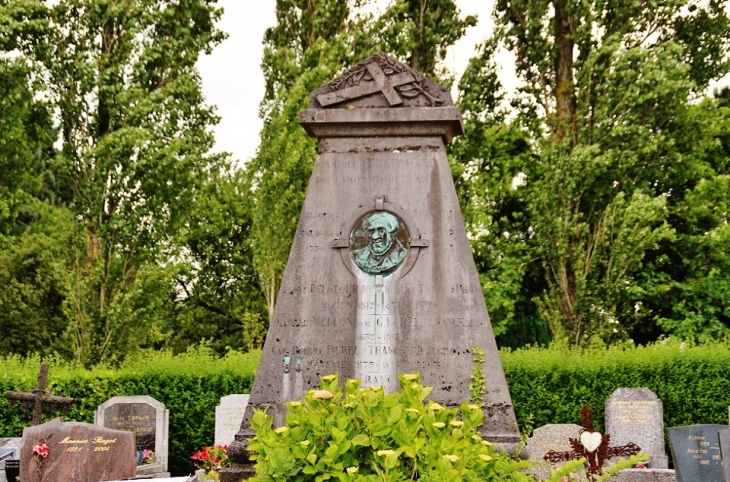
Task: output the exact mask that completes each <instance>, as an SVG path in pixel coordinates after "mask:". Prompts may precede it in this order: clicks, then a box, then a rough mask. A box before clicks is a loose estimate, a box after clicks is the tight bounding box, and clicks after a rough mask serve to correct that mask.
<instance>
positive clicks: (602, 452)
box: [543, 405, 641, 480]
mask: <svg viewBox="0 0 730 482" xmlns="http://www.w3.org/2000/svg"><path fill="white" fill-rule="evenodd" d="M593 413H594V412H593V409H592V408H590V407H589V406H588V405H583V408H581V409H580V418H581V421H582V422H583V428H582V429H581V431H580V434H579V437H578V438H577V439H575V438H571V439H569V440H570V446H571V447H572V448H573V450H571V451H570V452H556V451H555V450H551V451H550V452H548V453H546V454H545V456H544V457H543V460H545V461H547V462H550V463H553V464H554V463H558V462H567V461H568V460H578V459H580V458H582V457H585V459H586V462H585V466H586V474H588V480H595V476H596V475H601V473H602V472H603V463H604V462H605V461H606V460H608V459H611V458H613V457H630V456H632V455H636V454H638V453H639V452H640V451H641V447H639V446H638V445H636V444H635V443H632V442H629V443H627V444H626V445H622V446H620V447H609V446H608V445H609V443H610V441H611V436H610V435H609V434H606V435H601V432H598V431H595V430H594V428H593Z"/></svg>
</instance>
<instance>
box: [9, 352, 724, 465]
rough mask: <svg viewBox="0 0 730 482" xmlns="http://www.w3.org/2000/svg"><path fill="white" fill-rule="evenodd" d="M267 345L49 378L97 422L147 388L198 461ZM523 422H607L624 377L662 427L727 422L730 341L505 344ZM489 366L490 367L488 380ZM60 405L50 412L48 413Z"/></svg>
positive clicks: (178, 456)
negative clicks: (119, 399)
mask: <svg viewBox="0 0 730 482" xmlns="http://www.w3.org/2000/svg"><path fill="white" fill-rule="evenodd" d="M260 355H261V353H260V352H254V353H250V354H246V355H242V354H238V353H235V352H231V353H229V354H228V355H227V356H226V357H224V358H222V359H218V358H215V357H214V356H213V355H212V354H211V353H210V351H209V350H207V349H205V348H200V349H197V350H194V351H191V352H189V353H186V354H183V355H177V356H172V355H170V354H167V353H151V354H148V355H147V356H146V357H143V358H140V359H138V360H129V361H127V362H126V363H125V364H124V365H123V366H122V367H120V368H118V369H109V368H101V367H100V368H95V369H93V370H84V369H81V368H78V367H73V366H69V365H68V364H66V363H62V362H58V361H52V360H51V361H48V360H46V361H47V362H48V363H49V364H50V365H51V368H50V375H49V380H50V388H51V389H52V390H53V392H54V393H56V394H65V395H68V396H71V397H74V398H76V399H77V400H78V402H77V403H76V405H75V406H74V407H73V408H72V410H71V411H70V412H69V413H68V414H67V416H66V419H67V420H78V421H84V422H93V420H94V411H95V410H96V407H97V406H98V405H99V404H101V403H102V402H104V401H106V400H107V399H109V398H111V397H113V396H117V395H150V396H151V397H153V398H155V399H156V400H159V401H160V402H162V403H164V404H165V405H166V406H167V408H168V409H170V470H171V472H172V473H173V475H185V474H188V473H190V472H192V470H193V465H192V463H191V462H190V459H189V457H190V455H192V454H193V452H194V451H195V450H197V449H199V448H201V447H203V446H205V445H210V444H212V443H213V437H214V432H215V407H216V405H218V403H219V401H220V398H221V397H222V396H225V395H230V394H232V393H248V392H249V391H250V387H251V385H252V381H253V375H254V373H255V370H256V366H257V364H258V361H259V358H260ZM500 356H501V359H502V363H503V365H504V369H505V373H506V376H507V383H508V385H509V389H510V393H511V395H512V402H513V404H514V406H515V411H516V414H517V420H518V423H519V425H520V427H521V428H522V429H523V430H524V429H525V428H526V427H539V426H542V425H545V424H548V423H577V424H580V418H579V416H578V411H579V410H580V407H581V406H582V405H583V404H588V405H590V406H591V407H592V408H593V409H594V410H595V412H596V419H595V421H596V427H597V428H599V429H601V430H602V429H603V417H604V404H605V402H606V400H607V399H608V397H609V396H610V395H611V392H613V391H614V390H615V389H617V388H619V387H647V388H649V389H651V390H652V391H653V392H654V393H656V394H657V396H658V397H659V399H660V400H661V401H662V403H663V405H664V422H665V427H673V426H681V425H691V424H700V423H720V424H727V423H728V406H729V405H730V348H729V347H728V346H727V345H722V344H714V345H705V346H694V347H690V346H686V347H685V346H683V345H681V344H680V343H678V342H671V341H667V342H665V343H659V344H656V345H652V346H649V347H631V348H609V349H603V350H590V351H566V350H558V349H521V350H516V351H502V352H501V353H500ZM0 363H1V364H2V365H0V393H4V392H5V391H6V390H16V389H20V390H23V391H28V390H30V389H32V388H33V387H35V385H36V377H37V374H38V369H39V366H40V360H39V359H38V358H30V359H19V358H9V359H0ZM488 383H489V376H488V374H487V384H488ZM56 415H61V414H60V413H58V414H46V416H44V420H48V419H50V418H52V417H53V416H56ZM29 420H30V413H22V412H21V411H20V409H19V407H18V405H15V406H14V407H13V408H12V409H9V408H8V407H7V406H6V405H5V404H0V436H20V435H21V433H22V431H23V427H24V426H25V425H27V424H28V423H29Z"/></svg>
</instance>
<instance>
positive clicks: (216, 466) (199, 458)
mask: <svg viewBox="0 0 730 482" xmlns="http://www.w3.org/2000/svg"><path fill="white" fill-rule="evenodd" d="M227 451H228V446H227V445H210V446H208V447H203V448H202V449H200V450H198V451H197V452H195V453H194V454H193V455H191V456H190V458H191V459H192V460H193V463H194V464H195V466H196V467H197V468H199V469H203V470H205V475H204V476H203V477H202V478H201V479H200V480H219V477H218V472H220V470H221V469H224V468H226V467H232V466H233V463H232V462H231V461H230V460H228V456H227V455H226V452H227Z"/></svg>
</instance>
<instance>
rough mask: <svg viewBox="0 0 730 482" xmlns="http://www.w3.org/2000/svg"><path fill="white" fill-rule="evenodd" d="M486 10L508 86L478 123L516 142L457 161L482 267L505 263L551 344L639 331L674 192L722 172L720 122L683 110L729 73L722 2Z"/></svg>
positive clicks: (697, 109) (532, 2)
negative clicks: (484, 245) (500, 106)
mask: <svg viewBox="0 0 730 482" xmlns="http://www.w3.org/2000/svg"><path fill="white" fill-rule="evenodd" d="M495 19H496V23H497V27H498V30H497V34H496V37H495V40H496V41H498V42H500V44H501V45H502V46H504V47H506V48H507V49H508V50H509V51H511V52H512V53H513V54H514V56H515V59H516V71H517V75H518V77H519V78H520V80H521V81H522V85H521V87H520V88H519V89H518V93H517V95H516V96H515V97H514V98H513V99H511V101H512V106H513V108H514V111H513V114H514V120H510V121H508V122H505V123H500V122H493V123H491V124H490V123H487V124H483V125H481V126H477V127H478V130H480V131H481V132H482V135H486V136H487V140H486V142H492V143H494V140H495V138H496V137H497V136H502V137H504V136H505V135H508V136H509V137H508V138H507V139H506V141H507V142H508V143H511V144H512V145H513V146H515V147H517V148H518V150H517V151H516V152H512V153H509V150H508V149H507V148H508V147H509V144H507V146H505V145H504V144H502V143H500V144H501V145H502V146H503V147H502V148H501V152H502V153H501V154H500V151H497V153H496V154H497V155H495V156H494V157H492V158H490V159H483V161H482V162H481V163H474V159H473V158H471V159H470V158H469V157H468V155H466V156H462V157H461V158H459V159H458V161H459V162H460V164H462V165H463V166H466V168H464V172H465V173H466V176H465V177H464V179H462V180H463V182H464V183H465V184H466V185H468V186H471V187H470V188H469V190H470V192H472V193H474V196H475V201H472V202H479V203H481V205H482V206H484V210H485V212H486V213H487V214H486V217H484V218H483V225H482V226H481V228H482V231H483V232H485V233H487V232H488V233H490V235H496V236H499V237H500V238H502V239H501V240H500V242H499V243H497V246H501V248H499V251H498V252H496V253H493V254H491V255H490V256H489V257H487V258H485V259H486V260H487V261H488V262H489V263H488V265H487V266H485V267H484V269H485V270H489V269H493V268H494V267H495V266H496V264H497V263H501V264H503V265H507V266H511V267H512V268H513V269H512V270H510V271H511V272H512V274H511V278H508V281H510V282H513V285H512V291H513V292H514V291H519V292H520V293H521V294H520V298H521V299H522V300H523V301H524V302H526V303H527V304H529V303H532V304H533V307H534V308H532V309H530V308H528V309H527V312H533V313H534V314H535V315H538V316H539V317H540V318H541V319H542V320H544V322H546V323H547V324H548V325H549V327H550V329H551V331H552V333H553V335H554V336H555V337H556V338H557V339H559V340H561V341H564V342H567V343H571V344H577V345H586V344H591V343H594V342H611V341H613V340H617V339H625V338H627V337H628V336H636V335H639V336H644V335H647V336H648V333H647V332H650V331H652V330H651V329H649V330H646V329H645V328H646V324H647V323H648V324H649V325H652V324H655V323H658V322H659V321H660V320H659V319H658V317H657V315H658V313H659V311H657V310H656V308H658V304H657V301H658V299H659V298H657V296H658V295H659V292H660V291H661V290H662V289H667V287H668V286H670V285H671V284H672V283H671V282H670V280H671V279H673V280H674V281H675V282H676V281H678V280H677V278H673V276H674V275H672V274H669V273H668V272H667V271H666V270H664V272H663V273H657V276H656V277H653V276H652V270H649V269H646V265H647V264H652V265H653V266H655V267H656V266H658V265H657V264H656V263H657V262H660V260H662V259H666V257H667V255H668V253H669V252H672V253H676V254H677V255H678V254H679V253H678V252H677V251H678V250H681V248H680V247H679V246H678V245H677V244H676V243H677V234H678V229H680V228H681V227H682V223H684V222H685V220H686V219H687V218H686V216H684V215H683V214H681V213H680V206H682V205H683V202H684V201H683V200H685V199H687V195H688V193H691V192H692V191H693V190H695V189H696V188H697V187H698V186H699V185H701V184H702V183H703V182H704V181H703V179H708V180H709V179H713V178H715V176H716V175H717V174H724V172H723V171H722V169H724V168H723V167H722V166H721V164H722V163H718V159H720V158H721V157H722V156H721V155H719V154H718V152H717V149H716V146H717V136H718V135H721V130H720V131H718V128H717V127H715V128H713V127H712V124H713V123H715V122H716V121H717V120H719V119H721V118H722V116H720V117H718V112H719V111H718V109H717V108H716V107H715V106H714V105H713V104H712V103H708V102H704V103H700V104H697V101H698V100H699V99H700V98H701V96H702V94H701V93H702V92H703V91H704V90H705V89H706V87H707V85H708V82H709V81H710V80H711V79H715V78H719V77H721V76H722V75H724V74H725V73H727V72H728V62H727V61H728V42H729V40H730V29H729V28H728V26H729V25H730V23H729V21H728V14H727V12H726V11H725V9H724V5H723V2H720V1H714V0H711V1H709V2H699V1H693V0H663V1H659V2H651V3H647V2H628V3H627V2H614V1H611V0H607V1H599V2H586V1H581V0H548V1H536V0H498V1H497V3H496V7H495ZM477 61H478V59H475V60H474V62H477ZM475 65H476V64H475ZM486 75H487V74H485V73H482V75H477V77H476V78H481V79H486V78H487V77H486ZM463 90H464V92H466V93H468V92H469V91H470V89H469V88H468V86H464V89H463ZM471 98H476V97H475V96H474V95H472V96H471ZM507 124H509V126H511V127H510V128H512V127H520V128H521V129H522V132H523V133H524V134H526V137H525V141H527V143H528V144H527V145H524V144H520V142H518V143H517V145H515V144H514V142H515V141H519V139H516V138H515V137H514V135H511V134H509V130H506V129H505V128H504V127H505V126H506V125H507ZM485 129H487V131H485ZM489 129H491V132H488V130H489ZM485 132H486V134H485ZM518 137H519V136H518ZM519 146H522V147H519ZM477 148H479V145H472V146H471V147H469V148H468V149H466V148H465V151H464V152H465V153H468V152H472V153H473V152H476V151H475V149H477ZM483 152H485V153H489V151H488V150H487V151H484V150H483ZM505 153H506V155H505ZM483 155H484V154H483ZM469 168H471V170H470V169H469ZM480 168H481V169H480ZM718 168H719V169H720V170H718ZM487 169H489V171H488V172H487ZM495 176H497V177H495ZM499 176H501V181H500V177H499ZM467 178H468V179H467ZM499 183H501V185H502V186H503V187H502V190H501V191H500V189H497V187H498V185H499ZM508 183H511V185H510V186H509V188H507V189H505V187H506V186H507V184H508ZM479 186H482V187H483V186H487V187H491V189H490V190H488V191H482V192H483V194H481V195H480V194H479ZM510 200H512V201H516V202H517V204H514V203H513V204H512V207H509V206H510V204H509V203H510ZM505 207H506V208H507V209H506V210H505ZM515 207H517V208H518V209H515ZM716 221H717V220H716ZM482 239H483V240H485V241H487V240H489V239H490V238H489V236H483V238H482ZM677 261H679V258H677ZM500 272H501V271H500ZM653 272H654V273H656V271H653ZM659 279H664V281H663V282H659ZM515 283H516V284H515ZM517 286H519V287H520V289H519V290H515V288H516V287H517ZM660 286H661V287H662V288H660ZM685 293H686V292H685ZM498 298H499V297H498ZM506 298H507V297H506V296H505V297H503V298H502V301H505V300H506ZM495 301H497V302H499V301H500V300H499V299H497V300H495ZM526 303H523V306H524V307H526V306H527V304H526ZM650 307H651V308H650ZM535 308H536V309H535ZM675 314H676V312H675ZM669 325H670V323H668V322H667V323H665V325H664V326H669ZM654 332H655V333H654V336H656V334H657V333H656V330H654ZM642 333H643V335H642Z"/></svg>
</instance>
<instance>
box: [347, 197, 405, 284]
mask: <svg viewBox="0 0 730 482" xmlns="http://www.w3.org/2000/svg"><path fill="white" fill-rule="evenodd" d="M409 239H410V236H409V233H408V228H406V225H405V223H404V222H403V220H402V219H400V218H399V217H398V216H396V215H395V214H392V213H390V212H387V211H375V212H370V213H368V214H366V215H364V216H362V217H361V218H360V219H358V220H357V222H356V223H355V226H353V228H352V231H351V233H350V256H352V260H353V261H354V262H355V264H356V265H357V267H358V268H360V269H361V270H362V271H364V272H365V273H367V274H370V275H383V276H387V275H389V274H391V273H392V272H394V271H395V270H396V269H398V267H399V266H400V265H401V264H403V261H404V260H405V259H406V257H407V256H408V249H409V244H410V243H409Z"/></svg>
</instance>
